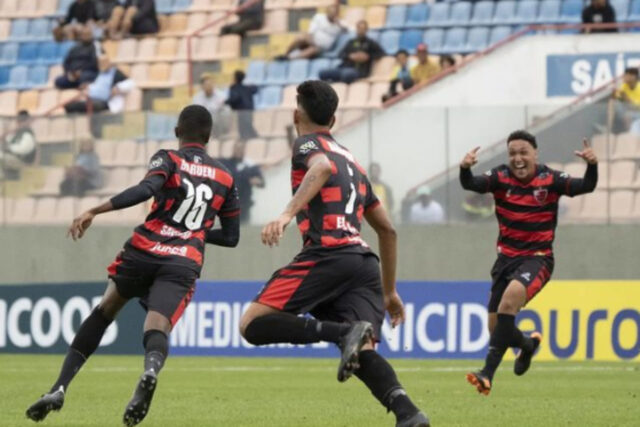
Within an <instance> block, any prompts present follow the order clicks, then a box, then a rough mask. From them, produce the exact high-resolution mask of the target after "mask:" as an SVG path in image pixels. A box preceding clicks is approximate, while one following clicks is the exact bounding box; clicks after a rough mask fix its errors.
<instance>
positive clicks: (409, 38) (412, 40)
mask: <svg viewBox="0 0 640 427" xmlns="http://www.w3.org/2000/svg"><path fill="white" fill-rule="evenodd" d="M420 43H422V30H406V31H404V32H403V33H402V34H401V35H400V45H399V47H400V49H404V50H406V51H408V52H409V53H410V54H412V55H413V54H414V53H416V47H417V46H418V45H419V44H420Z"/></svg>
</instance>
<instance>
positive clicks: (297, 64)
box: [287, 59, 309, 84]
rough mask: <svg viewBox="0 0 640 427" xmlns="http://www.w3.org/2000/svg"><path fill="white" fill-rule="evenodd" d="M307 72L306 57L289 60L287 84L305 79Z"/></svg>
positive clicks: (307, 63)
mask: <svg viewBox="0 0 640 427" xmlns="http://www.w3.org/2000/svg"><path fill="white" fill-rule="evenodd" d="M308 74H309V60H308V59H294V60H293V61H289V73H288V74H287V83H288V84H297V83H302V82H303V81H305V80H307V76H308Z"/></svg>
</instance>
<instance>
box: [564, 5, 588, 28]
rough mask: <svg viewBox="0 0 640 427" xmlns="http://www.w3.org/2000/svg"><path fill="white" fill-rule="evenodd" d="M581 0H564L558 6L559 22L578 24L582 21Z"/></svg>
mask: <svg viewBox="0 0 640 427" xmlns="http://www.w3.org/2000/svg"><path fill="white" fill-rule="evenodd" d="M583 4H584V3H583V2H582V0H564V1H563V2H562V6H561V8H560V22H564V23H567V24H578V23H580V22H581V21H582V8H583V7H584V6H583Z"/></svg>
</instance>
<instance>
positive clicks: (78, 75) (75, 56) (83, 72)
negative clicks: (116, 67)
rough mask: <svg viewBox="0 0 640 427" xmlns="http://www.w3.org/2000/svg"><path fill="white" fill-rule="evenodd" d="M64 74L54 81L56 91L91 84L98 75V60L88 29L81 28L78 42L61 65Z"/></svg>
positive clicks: (90, 31)
mask: <svg viewBox="0 0 640 427" xmlns="http://www.w3.org/2000/svg"><path fill="white" fill-rule="evenodd" d="M62 68H63V69H64V74H63V75H61V76H59V77H58V78H57V79H56V81H55V84H56V87H57V88H58V89H75V88H77V87H80V86H81V85H84V84H87V83H91V82H92V81H93V80H94V79H95V78H96V75H97V74H98V58H97V56H96V45H95V43H94V41H93V32H92V30H91V28H90V27H88V26H87V27H83V28H82V30H81V31H80V40H79V41H78V42H77V43H76V44H75V46H73V47H72V48H71V50H70V51H69V53H68V54H67V57H66V58H64V62H63V63H62Z"/></svg>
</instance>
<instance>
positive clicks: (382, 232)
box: [376, 222, 398, 240]
mask: <svg viewBox="0 0 640 427" xmlns="http://www.w3.org/2000/svg"><path fill="white" fill-rule="evenodd" d="M376 233H378V237H380V238H384V239H393V240H396V239H397V238H398V232H397V231H396V228H395V227H394V226H393V224H391V223H390V222H387V223H384V224H380V225H379V226H378V228H377V229H376Z"/></svg>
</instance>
